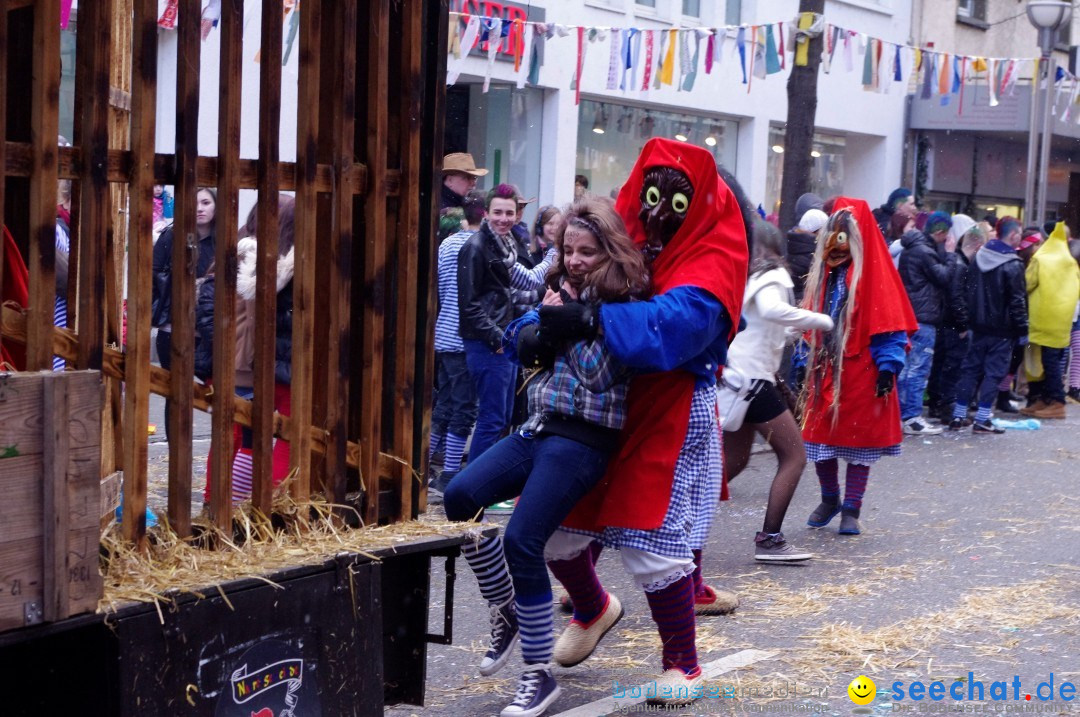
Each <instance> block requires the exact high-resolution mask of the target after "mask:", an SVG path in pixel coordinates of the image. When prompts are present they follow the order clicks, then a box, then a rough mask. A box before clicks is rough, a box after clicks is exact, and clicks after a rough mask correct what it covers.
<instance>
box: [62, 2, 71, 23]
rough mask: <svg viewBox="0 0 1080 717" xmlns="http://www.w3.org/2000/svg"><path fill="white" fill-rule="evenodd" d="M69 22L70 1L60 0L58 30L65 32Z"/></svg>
mask: <svg viewBox="0 0 1080 717" xmlns="http://www.w3.org/2000/svg"><path fill="white" fill-rule="evenodd" d="M70 21H71V0H60V29H61V30H66V29H67V28H68V22H70Z"/></svg>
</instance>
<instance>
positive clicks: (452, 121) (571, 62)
mask: <svg viewBox="0 0 1080 717" xmlns="http://www.w3.org/2000/svg"><path fill="white" fill-rule="evenodd" d="M451 7H452V8H453V9H456V10H464V12H466V13H471V14H479V15H486V16H496V15H501V16H503V17H509V18H510V19H513V17H521V18H525V17H526V13H528V19H529V20H535V21H538V22H545V23H549V24H559V25H563V26H586V27H600V28H611V27H614V28H637V29H640V30H646V29H651V30H664V29H666V30H670V29H673V28H680V29H690V28H712V27H724V26H733V25H740V24H741V25H756V24H762V25H766V24H774V23H778V22H785V21H792V20H794V19H795V16H796V14H797V10H798V2H797V0H535V1H534V2H531V3H515V2H499V3H494V2H487V1H486V0H453V1H452V3H451ZM825 16H826V20H827V21H828V22H829V23H833V24H835V25H838V26H840V27H844V28H848V29H850V30H856V31H858V32H860V33H865V34H866V35H867V36H870V37H877V38H882V39H886V40H889V41H891V42H896V43H906V42H907V41H908V39H909V35H910V29H911V1H910V0H828V1H827V2H826V7H825ZM452 18H453V16H452ZM455 31H458V26H457V25H456V23H452V25H451V32H455ZM749 32H750V31H749V30H746V33H747V35H749ZM587 34H588V33H586V35H587ZM735 36H736V34H735V31H734V30H732V31H730V33H729V37H728V39H727V40H726V42H725V44H724V47H723V49H722V51H721V53H720V59H719V62H718V64H714V65H713V67H712V71H711V72H710V73H706V71H705V63H704V60H702V61H700V62H699V63H698V71H697V76H696V79H695V82H694V85H693V87H692V89H691V90H689V91H682V90H679V89H677V85H678V84H679V83H678V80H679V72H678V70H676V72H675V83H674V84H673V85H665V86H663V87H662V88H660V89H656V88H654V87H653V86H652V84H653V83H652V82H650V87H649V89H648V90H646V91H642V90H641V89H640V87H641V84H642V70H641V69H637V71H636V76H637V82H636V86H635V87H634V88H633V89H630V88H628V89H626V90H620V89H615V90H608V89H606V86H607V84H608V71H609V58H610V53H611V45H610V42H611V40H610V36H609V37H608V39H601V37H597V39H596V41H593V42H588V41H586V44H587V46H588V47H587V50H586V52H585V57H584V70H583V72H582V77H583V81H582V84H581V89H580V103H575V98H576V94H577V93H576V91H575V89H573V88H572V83H573V79H574V75H575V66H576V62H577V37H576V32H574V31H571V32H570V33H569V34H568V35H566V36H565V37H560V36H559V35H558V33H556V35H555V36H554V37H552V38H550V39H548V40H547V41H546V42H545V44H544V54H543V58H542V66H541V67H540V70H539V73H538V75H537V76H536V79H537V82H536V84H527V85H526V86H525V87H524V88H522V89H517V87H516V84H515V83H516V80H517V77H518V75H517V74H516V73H515V71H514V64H513V62H512V57H511V56H510V55H508V54H506V53H501V54H500V57H499V58H498V59H496V60H495V61H494V62H493V63H490V70H489V62H488V59H487V56H486V54H485V55H481V54H480V53H479V52H474V53H473V54H472V55H470V56H468V57H466V58H465V59H464V60H462V62H461V64H460V66H459V67H458V69H460V70H461V75H460V76H459V77H458V78H457V81H456V83H455V84H454V85H452V86H450V87H448V88H447V103H446V108H447V113H446V151H447V152H453V151H467V152H471V153H472V154H473V156H474V157H475V158H476V161H477V164H478V166H482V167H486V168H488V169H489V170H490V173H489V174H488V176H487V177H486V178H484V180H482V184H481V187H482V188H488V187H490V186H492V185H493V184H494V183H495V182H498V181H503V182H511V183H513V184H516V185H518V186H519V187H520V188H521V190H522V191H523V193H524V194H525V195H526V196H527V197H537V198H538V205H543V204H556V205H561V204H564V203H566V202H569V201H570V200H571V198H572V196H573V188H574V177H575V176H576V175H579V174H580V175H584V176H585V177H586V178H587V179H588V180H589V185H590V186H589V189H590V191H592V192H594V193H597V194H601V195H605V196H606V195H609V194H610V193H612V192H613V191H614V190H617V188H618V187H619V186H620V185H621V183H622V181H623V180H624V179H625V177H626V175H627V174H628V172H629V170H630V168H631V166H632V165H633V162H634V160H635V159H636V157H637V155H638V152H639V150H640V148H641V145H642V144H643V143H644V141H645V140H646V139H648V138H649V137H652V136H664V137H671V138H680V139H681V137H686V140H685V141H688V142H691V143H693V144H698V145H700V146H703V147H705V148H706V149H709V150H710V151H711V152H712V153H713V155H714V156H715V158H716V160H717V162H718V163H719V164H723V165H724V166H725V167H726V168H728V169H729V170H730V171H732V172H733V173H734V174H735V176H736V177H737V178H738V180H739V182H740V183H741V184H742V185H743V187H744V188H745V189H746V191H747V194H748V195H749V196H750V198H751V199H752V200H753V201H754V202H755V203H761V204H762V206H763V207H764V208H765V210H766V211H767V212H772V211H775V210H776V208H777V202H778V199H779V195H780V181H781V167H782V151H783V149H784V141H783V131H784V124H785V122H786V120H787V89H786V85H787V78H788V74H789V71H790V66H791V63H792V62H794V55H793V54H791V53H788V54H787V55H786V57H785V64H786V66H787V67H786V69H785V70H782V71H780V72H778V73H776V74H771V75H769V76H768V77H767V78H764V79H761V78H758V77H753V76H751V78H750V84H749V86H748V85H747V84H743V72H742V67H741V64H740V59H739V55H738V51H737V45H736V42H735ZM776 40H777V42H779V38H778V37H777V38H776ZM851 44H852V45H853V56H854V62H853V64H854V69H853V70H852V71H849V70H847V68H846V63H845V62H844V61H843V60H842V54H843V52H842V51H838V53H837V54H836V55H835V57H834V61H833V63H832V68H831V72H829V73H826V72H825V71H824V69H823V70H822V71H821V72H819V79H818V106H817V115H816V127H817V135H816V137H815V145H814V150H813V156H814V169H813V175H812V185H813V186H812V189H814V190H815V191H817V192H818V193H819V194H821V195H822V196H830V195H835V194H839V193H841V192H842V193H845V194H849V195H854V196H859V197H864V198H866V199H867V200H868V201H869V202H870V203H871V205H877V204H879V203H881V202H882V201H883V200H884V198H885V197H886V196H887V195H888V193H889V192H890V191H892V189H894V188H896V187H897V186H900V182H901V177H902V175H903V164H904V141H905V95H906V90H907V86H906V84H905V83H900V82H896V83H890V84H891V86H890V87H889V88H888V92H878V91H867V90H864V89H863V86H862V83H861V80H862V61H863V54H862V51H861V49H860V47H859V45H860V43H859V38H857V37H856V38H853V39H852V43H851ZM746 47H747V62H746V65H747V72H748V74H749V72H750V65H751V58H750V54H751V53H750V47H751V45H750V44H749V43H747V46H746ZM655 49H656V53H657V55H658V54H659V50H660V48H659V45H658V44H657V46H656V48H655ZM705 49H706V41H705V40H702V41H701V52H702V54H703V55H704V53H705ZM644 55H645V50H644V47H643V48H642V50H641V57H642V58H643V57H644ZM657 59H658V58H657V57H656V56H654V65H653V72H654V73H655V62H656V60H657ZM524 62H526V63H527V58H525V60H524ZM450 64H451V65H454V64H455V62H454V59H453V58H451V60H450ZM642 64H643V62H642ZM486 74H490V88H489V91H488V92H487V93H484V92H483V83H484V80H485V75H486ZM620 82H621V77H620V78H619V79H618V81H617V82H616V85H617V86H618V84H619V83H620ZM748 89H749V91H748ZM677 135H678V137H677ZM534 206H537V205H534Z"/></svg>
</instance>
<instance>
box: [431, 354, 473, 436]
mask: <svg viewBox="0 0 1080 717" xmlns="http://www.w3.org/2000/svg"><path fill="white" fill-rule="evenodd" d="M435 371H436V372H437V376H438V378H437V380H436V382H435V386H436V391H435V396H434V397H433V398H432V404H433V407H432V409H431V433H432V435H435V434H437V433H439V434H441V433H446V431H447V430H449V431H450V433H453V434H455V435H458V436H465V437H466V438H467V437H468V436H469V433H471V432H472V429H473V424H474V423H476V387H475V386H474V385H473V381H472V378H471V377H470V376H469V367H468V365H467V362H466V360H465V352H464V351H436V352H435Z"/></svg>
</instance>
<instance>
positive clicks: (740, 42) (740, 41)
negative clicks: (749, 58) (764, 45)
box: [735, 27, 747, 85]
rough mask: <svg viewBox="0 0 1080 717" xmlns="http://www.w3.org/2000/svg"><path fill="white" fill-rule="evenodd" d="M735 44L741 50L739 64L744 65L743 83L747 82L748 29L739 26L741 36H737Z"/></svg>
mask: <svg viewBox="0 0 1080 717" xmlns="http://www.w3.org/2000/svg"><path fill="white" fill-rule="evenodd" d="M735 46H736V47H737V48H738V50H739V64H740V65H741V66H742V83H743V84H744V85H745V84H746V83H747V78H746V29H745V28H741V27H740V28H739V36H738V37H737V38H735Z"/></svg>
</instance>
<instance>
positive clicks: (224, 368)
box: [210, 0, 244, 531]
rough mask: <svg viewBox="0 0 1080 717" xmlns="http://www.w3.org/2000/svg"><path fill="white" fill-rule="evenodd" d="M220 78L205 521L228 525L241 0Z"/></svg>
mask: <svg viewBox="0 0 1080 717" xmlns="http://www.w3.org/2000/svg"><path fill="white" fill-rule="evenodd" d="M218 27H219V28H220V31H221V62H220V68H221V78H220V84H219V87H218V92H219V97H220V104H219V105H218V108H219V112H218V168H219V169H220V171H219V173H218V193H217V209H216V215H215V216H216V220H215V225H216V226H217V235H216V237H215V242H216V243H215V245H214V267H215V269H214V365H213V377H214V412H213V415H212V417H211V418H212V420H211V430H212V432H213V435H214V436H215V437H216V438H217V440H216V441H214V442H213V443H212V444H211V446H212V451H211V453H210V465H211V475H212V476H213V481H212V482H211V484H210V520H211V521H212V522H213V523H214V525H216V526H217V527H218V528H219V529H220V530H222V531H231V528H232V478H233V476H232V459H233V442H232V440H230V436H232V433H233V405H234V398H235V390H236V261H237V259H236V228H237V226H238V224H239V219H238V214H239V211H240V206H239V205H240V191H239V189H238V188H237V182H236V175H237V171H236V168H237V165H238V164H239V162H240V107H241V106H242V101H241V79H242V75H241V72H242V69H241V68H242V63H243V48H244V0H223V2H222V3H221V21H220V24H219V26H218Z"/></svg>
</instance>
